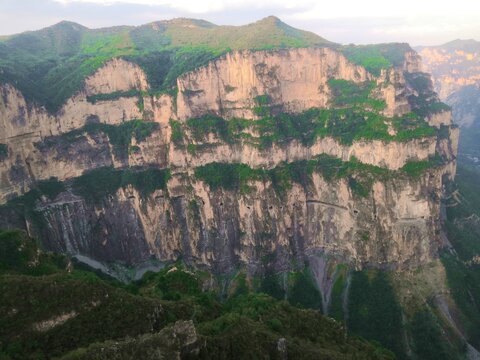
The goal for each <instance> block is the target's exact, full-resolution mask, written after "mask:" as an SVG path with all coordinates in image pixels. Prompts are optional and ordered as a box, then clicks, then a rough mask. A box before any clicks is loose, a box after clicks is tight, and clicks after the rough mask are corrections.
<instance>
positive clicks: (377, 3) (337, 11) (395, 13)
mask: <svg viewBox="0 0 480 360" xmlns="http://www.w3.org/2000/svg"><path fill="white" fill-rule="evenodd" d="M55 1H57V2H60V3H62V4H69V3H74V2H77V3H78V2H84V3H96V4H102V5H112V4H115V3H128V4H138V5H140V4H141V5H160V6H167V7H171V8H174V9H178V10H183V11H187V12H191V13H209V12H218V11H229V10H235V9H240V8H241V9H252V11H253V10H255V9H261V8H278V9H279V10H282V9H291V10H292V14H291V17H292V18H297V19H306V20H307V19H328V18H338V17H342V18H349V17H355V18H358V17H380V16H381V17H408V16H411V15H412V14H415V15H416V16H419V15H430V16H432V15H433V16H461V15H465V14H472V13H474V14H477V15H480V1H478V0H456V1H455V4H454V6H453V5H452V2H451V1H450V0H402V1H401V2H400V3H394V2H389V1H386V0H363V1H359V0H348V1H331V0H319V1H313V0H297V1H294V0H261V1H258V0H55ZM295 9H300V10H299V11H295Z"/></svg>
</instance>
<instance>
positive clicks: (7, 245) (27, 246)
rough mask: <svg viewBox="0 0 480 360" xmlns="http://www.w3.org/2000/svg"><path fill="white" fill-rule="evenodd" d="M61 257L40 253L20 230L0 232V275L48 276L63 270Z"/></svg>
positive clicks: (64, 264)
mask: <svg viewBox="0 0 480 360" xmlns="http://www.w3.org/2000/svg"><path fill="white" fill-rule="evenodd" d="M66 265H67V261H66V259H65V258H64V257H63V256H62V255H55V254H48V253H44V252H40V251H39V249H38V247H37V245H36V244H35V241H34V240H33V239H30V238H29V237H28V236H27V234H26V233H24V232H23V231H20V230H5V231H2V230H0V275H4V274H25V275H30V276H39V275H49V274H53V273H56V272H58V271H60V270H61V269H65V267H66Z"/></svg>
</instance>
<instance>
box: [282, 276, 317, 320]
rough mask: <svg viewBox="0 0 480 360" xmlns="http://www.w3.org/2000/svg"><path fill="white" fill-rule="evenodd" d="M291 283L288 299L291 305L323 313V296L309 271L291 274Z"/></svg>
mask: <svg viewBox="0 0 480 360" xmlns="http://www.w3.org/2000/svg"><path fill="white" fill-rule="evenodd" d="M289 283H290V286H289V289H288V291H287V299H288V302H289V303H290V304H292V305H294V306H296V307H299V308H304V309H315V310H318V311H321V309H322V295H321V294H320V290H319V289H318V288H317V286H316V285H315V281H314V280H313V279H312V276H311V274H310V272H309V271H308V269H305V270H304V271H302V272H295V273H291V274H290V279H289Z"/></svg>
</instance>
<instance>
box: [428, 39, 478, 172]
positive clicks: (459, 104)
mask: <svg viewBox="0 0 480 360" xmlns="http://www.w3.org/2000/svg"><path fill="white" fill-rule="evenodd" d="M419 50H420V55H421V56H422V59H423V61H424V65H425V69H426V71H428V72H431V73H432V75H433V83H434V86H435V90H436V91H437V92H438V93H439V95H440V97H441V98H442V100H444V101H445V102H446V103H447V104H449V105H450V106H451V107H452V109H453V120H454V122H455V123H456V124H458V125H459V126H460V127H461V128H462V129H463V131H461V133H460V136H461V139H460V148H459V153H460V161H462V162H464V163H465V164H469V165H474V166H479V165H480V161H479V158H480V143H479V141H478V139H479V138H480V115H479V114H480V42H478V41H475V40H454V41H451V42H449V43H446V44H444V45H441V46H433V47H422V48H420V49H419Z"/></svg>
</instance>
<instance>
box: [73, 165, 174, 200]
mask: <svg viewBox="0 0 480 360" xmlns="http://www.w3.org/2000/svg"><path fill="white" fill-rule="evenodd" d="M169 178H170V171H169V170H160V169H154V168H149V169H146V170H136V169H114V168H111V167H103V168H99V169H96V170H92V171H89V172H87V173H86V174H84V175H82V176H80V177H78V178H75V179H74V180H73V182H72V189H73V191H74V193H76V194H78V195H80V196H82V197H83V198H84V199H85V200H86V201H88V202H91V203H98V202H100V201H102V199H104V198H105V197H106V196H109V195H113V194H114V193H115V192H116V191H117V190H118V189H120V188H121V187H126V186H128V185H132V186H133V187H134V188H135V189H137V190H138V191H139V192H140V194H141V195H142V196H143V197H147V196H148V195H150V194H151V193H153V192H154V191H155V190H158V189H165V188H166V186H167V181H168V179H169Z"/></svg>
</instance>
